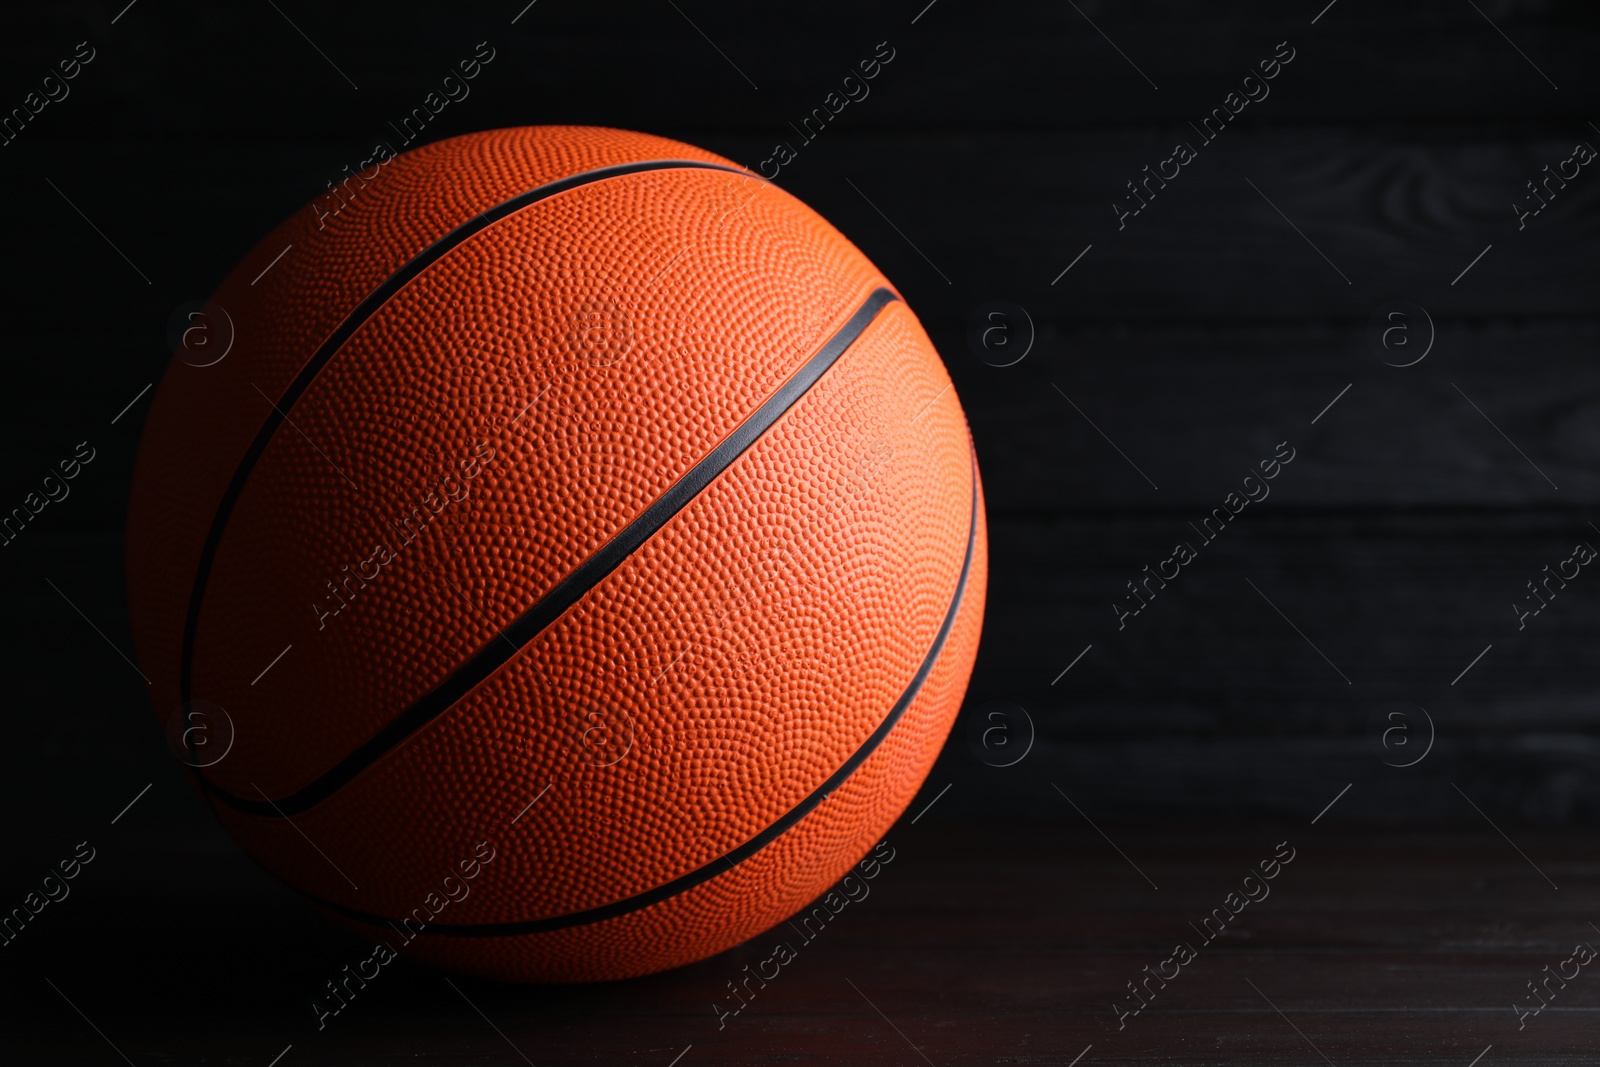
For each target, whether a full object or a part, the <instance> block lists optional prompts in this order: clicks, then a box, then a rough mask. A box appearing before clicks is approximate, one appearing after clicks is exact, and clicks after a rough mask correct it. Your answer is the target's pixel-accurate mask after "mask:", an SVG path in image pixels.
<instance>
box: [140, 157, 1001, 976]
mask: <svg viewBox="0 0 1600 1067" xmlns="http://www.w3.org/2000/svg"><path fill="white" fill-rule="evenodd" d="M339 178H340V179H342V180H339V181H336V182H330V187H329V191H328V192H327V193H326V194H324V195H323V196H321V197H319V198H318V199H317V201H316V202H315V203H313V204H312V205H309V206H308V207H307V208H305V209H304V210H302V211H301V212H299V213H298V214H296V215H295V216H294V217H293V218H291V219H289V221H287V222H286V223H284V224H283V225H282V226H280V227H279V228H278V229H277V230H276V231H274V232H273V233H272V234H271V235H270V236H268V237H267V239H266V240H264V241H263V242H262V243H261V244H260V245H259V246H258V247H257V248H256V249H255V251H253V252H251V253H250V255H249V256H248V257H246V259H245V261H244V262H243V263H241V264H240V265H239V266H238V268H237V269H236V270H234V272H233V273H232V274H231V275H230V276H229V277H228V278H227V280H226V281H225V282H224V283H223V284H222V286H221V288H220V289H219V290H218V291H217V293H216V295H215V296H214V297H213V298H212V301H211V306H210V307H208V308H207V309H206V310H205V312H204V313H203V314H199V315H196V316H194V317H192V318H191V319H189V320H186V322H188V323H189V325H188V326H186V328H185V340H184V342H183V345H182V346H181V347H180V349H179V351H178V354H177V357H176V358H175V359H174V361H173V363H172V365H171V367H170V368H169V370H168V372H167V374H166V377H165V378H164V379H163V381H162V383H161V387H160V390H159V392H158V393H157V395H156V398H155V401H154V407H153V410H152V412H151V414H150V418H149V423H148V426H147V427H146V430H145V434H144V440H143V442H142V445H141V447H140V452H139V459H138V467H137V471H136V474H135V483H134V491H133V503H132V507H131V512H130V517H129V533H128V543H129V548H128V554H129V567H128V569H129V575H130V578H129V584H130V599H131V602H132V608H133V616H134V626H135V635H136V640H137V643H138V650H139V657H140V660H141V662H142V663H143V666H144V670H145V672H146V673H147V674H148V675H149V677H150V679H151V682H152V692H153V693H154V697H155V703H156V707H157V710H158V712H159V713H160V714H161V716H162V718H163V720H164V721H167V722H169V723H174V724H177V726H178V727H180V728H179V729H175V730H174V731H173V736H175V737H179V738H181V740H180V748H179V751H180V753H181V754H182V755H184V758H185V760H186V762H187V763H189V765H190V767H191V770H192V774H193V777H194V780H195V782H196V783H197V785H198V787H199V788H200V790H201V792H202V793H203V795H204V796H205V797H206V798H207V800H208V802H209V803H210V805H211V807H212V809H213V810H214V811H215V813H216V815H217V818H218V819H220V820H221V822H222V824H223V825H224V826H225V827H226V828H227V830H228V832H229V833H230V834H232V835H233V837H234V838H235V839H236V840H237V841H238V842H239V843H240V844H241V845H242V846H243V847H244V848H245V849H246V851H248V852H249V853H250V855H251V856H252V857H254V858H255V859H256V861H257V862H259V863H260V864H261V865H262V866H264V867H266V868H267V869H268V870H269V871H271V872H272V873H273V874H275V875H277V876H278V877H279V878H281V879H282V880H283V881H284V882H285V883H286V884H287V885H289V886H290V887H291V888H293V889H294V891H295V892H296V893H298V894H300V895H301V896H302V897H304V898H305V899H306V900H307V901H309V902H310V903H312V904H313V905H315V906H316V907H317V908H319V909H321V910H322V911H323V912H325V913H326V914H328V915H330V916H332V917H333V918H334V919H336V920H337V921H339V922H340V923H342V924H344V925H345V926H347V927H349V928H350V929H352V930H354V931H356V932H357V933H359V934H361V935H362V936H364V937H366V938H368V939H369V940H371V941H372V942H374V944H375V946H377V947H376V949H375V956H374V958H375V960H377V961H378V962H384V961H386V959H387V958H390V957H391V956H392V954H393V953H400V954H406V955H409V956H411V957H413V958H416V959H421V960H426V961H431V962H433V963H436V964H438V965H439V966H442V967H447V968H452V969H456V970H461V971H466V972H472V973H476V974H482V975H488V976H494V977H499V978H507V979H516V980H524V981H546V982H556V981H562V982H564V981H590V980H599V979H611V978H621V977H625V976H629V975H638V974H645V973H649V972H652V971H657V970H661V969H664V968H667V967H672V966H675V965H678V964H683V963H688V962H690V961H693V960H698V959H702V958H704V957H706V956H709V955H711V954H713V953H716V952H719V951H721V950H723V949H726V948H728V947H730V946H732V945H734V944H737V943H738V942H740V941H742V940H744V939H746V938H749V937H751V936H752V935H755V934H757V933H759V932H761V931H762V930H765V929H767V928H768V927H770V926H773V925H774V924H776V923H779V922H781V921H782V920H784V919H785V918H787V917H789V916H790V915H792V914H794V913H795V912H796V911H798V910H799V909H801V908H802V907H803V906H805V905H807V904H808V903H810V902H811V901H813V900H815V899H816V898H817V897H818V896H819V895H821V894H822V893H824V892H825V891H826V889H827V888H828V887H829V886H830V885H831V884H832V883H834V882H835V881H837V880H838V879H839V878H841V876H843V875H845V874H846V873H847V872H849V871H850V869H851V867H852V866H854V865H855V864H856V863H857V861H858V860H860V859H861V858H862V857H863V855H865V854H866V853H867V852H868V851H869V850H870V849H872V848H873V846H874V844H875V843H876V842H878V841H879V840H880V839H881V838H882V836H883V835H884V833H885V832H886V831H887V830H888V828H889V827H890V825H891V824H892V823H893V822H894V821H895V819H896V818H897V817H898V816H899V815H900V813H901V812H902V811H903V810H904V809H905V807H906V805H907V804H908V803H909V802H910V800H911V798H912V796H913V795H914V794H915V793H916V791H917V789H918V788H919V786H920V785H921V783H922V781H923V779H924V777H925V776H926V775H927V772H928V769H929V767H930V766H931V765H932V763H933V760H934V757H935V756H936V755H937V754H938V751H939V748H940V746H941V745H942V743H943V741H944V739H945V736H946V734H947V733H948V732H949V729H950V725H951V722H952V720H953V719H954V717H955V715H956V712H957V710H958V707H959V705H960V702H961V698H962V694H963V691H964V689H965V687H966V683H967V678H968V675H969V673H970V671H971V669H972V662H973V657H974V655H975V654H976V650H977V644H978V635H979V629H980V627H981V622H982V615H983V600H984V581H985V535H984V514H983V498H982V493H981V489H980V486H979V481H978V471H977V464H976V461H975V459H974V455H973V451H972V447H971V443H970V439H969V435H968V432H967V427H966V422H965V419H964V417H963V415H962V411H961V407H960V404H959V403H958V401H957V398H956V396H955V393H954V391H953V390H952V388H951V383H950V379H949V377H948V376H947V375H946V373H945V370H944V367H943V365H942V364H941V363H940V360H939V357H938V354H937V353H936V352H935V351H934V348H933V345H932V344H931V343H930V342H929V340H928V338H927V336H926V335H925V334H924V333H923V331H922V328H921V326H920V325H919V324H918V322H917V319H916V317H915V316H914V315H913V314H912V313H911V311H910V309H908V308H907V307H906V305H905V303H904V301H902V300H901V299H900V298H899V297H898V295H897V294H896V293H895V291H894V289H893V288H892V287H891V286H890V285H889V283H888V281H887V280H886V279H885V278H884V277H883V275H882V274H880V273H879V272H878V271H877V269H876V268H874V267H873V265H872V264H871V263H870V262H868V261H867V258H866V257H865V256H863V255H862V254H861V252H860V251H858V250H857V249H856V248H855V246H853V245H852V244H851V243H850V242H849V241H847V240H846V239H845V238H844V237H843V236H841V235H840V234H839V232H838V231H837V230H835V229H834V228H833V227H831V226H830V225H828V223H827V222H825V221H824V220H823V219H822V218H820V217H819V216H818V215H816V214H815V213H814V212H813V211H811V210H810V209H809V208H807V207H806V206H805V205H804V204H802V203H800V202H799V201H798V200H796V199H794V198H793V197H792V196H789V195H788V194H787V193H785V192H783V191H782V190H781V189H779V188H777V187H776V186H774V185H772V184H771V183H769V182H766V181H764V180H762V179H761V178H760V177H759V176H757V175H755V174H752V173H750V172H749V171H747V170H745V169H744V168H742V167H739V166H737V165H735V164H733V163H730V162H728V161H727V160H724V159H721V158H719V157H717V156H714V155H711V154H710V153H707V152H704V151H701V150H699V149H697V148H692V147H690V146H688V145H684V144H679V143H676V142H673V141H668V140H664V139H662V138H659V137H651V136H646V135H643V134H637V133H628V132H624V131H620V130H608V129H595V128H578V127H533V128H524V129H511V130H497V131H493V132H489V133H481V134H474V135H471V136H466V137H458V138H454V139H451V140H446V141H441V142H439V143H437V144H432V145H428V146H426V147H422V148H418V149H416V150H414V151H411V152H407V153H405V154H403V155H399V156H392V155H391V154H389V153H388V152H387V151H385V152H384V153H382V154H381V161H377V162H375V161H371V160H369V161H367V165H366V166H365V169H361V170H350V169H347V170H346V171H345V172H344V173H343V174H341V175H340V176H339ZM383 946H388V947H387V949H385V948H384V947H383ZM380 956H381V957H382V959H379V958H378V957H380Z"/></svg>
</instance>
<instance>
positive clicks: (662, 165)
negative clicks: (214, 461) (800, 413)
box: [178, 160, 746, 781]
mask: <svg viewBox="0 0 1600 1067" xmlns="http://www.w3.org/2000/svg"><path fill="white" fill-rule="evenodd" d="M677 168H690V169H701V170H721V171H727V172H728V173H730V174H745V173H746V172H745V171H743V170H739V169H737V168H733V167H727V166H723V165H721V164H718V163H705V162H701V161H699V160H642V161H639V162H635V163H621V164H616V165H614V166H610V167H597V168H595V169H594V170H587V171H582V172H580V173H578V174H569V175H568V176H567V177H565V178H558V179H556V180H555V181H553V182H546V183H545V184H543V185H540V186H536V187H535V188H533V189H530V190H528V191H526V192H523V193H518V194H517V195H516V196H514V197H512V198H511V199H509V200H504V201H502V202H500V203H498V204H496V205H494V206H493V207H491V208H489V209H487V210H486V211H480V212H478V213H477V214H476V215H474V216H473V217H472V218H470V219H468V220H467V221H466V222H463V223H461V224H460V225H459V226H457V227H456V228H455V229H453V230H451V231H450V232H448V233H446V234H445V235H444V236H442V237H440V238H439V239H438V240H436V241H434V242H433V243H432V244H430V245H428V246H427V247H426V248H424V249H423V250H422V251H421V252H418V253H417V254H416V255H415V256H413V257H411V259H409V260H407V261H406V262H405V263H403V264H402V265H401V266H400V267H399V268H397V269H396V270H395V272H394V273H393V274H390V275H389V276H388V277H387V278H385V279H384V280H383V281H382V282H381V283H380V284H379V285H378V287H377V288H375V289H373V290H372V291H371V292H370V293H368V294H367V295H366V296H365V297H363V298H362V300H361V302H360V303H358V304H357V305H356V306H355V307H354V308H352V309H351V311H350V314H349V315H347V316H346V317H345V318H344V319H343V321H341V322H340V323H339V325H338V326H336V327H335V328H334V330H333V332H332V333H330V334H329V335H328V336H327V337H326V338H325V339H324V340H323V342H322V343H321V344H320V345H318V346H317V349H316V351H315V352H313V353H312V355H311V358H310V359H309V360H307V361H306V363H305V365H304V366H302V367H301V368H300V370H299V371H297V372H296V373H295V376H294V377H293V378H292V379H290V381H289V385H288V386H287V387H286V388H285V389H284V391H283V393H282V394H281V395H280V396H279V397H278V399H277V401H276V402H274V403H273V405H272V407H273V410H272V411H271V412H270V413H269V414H268V415H267V418H266V420H265V421H264V422H263V423H262V425H261V429H260V430H258V431H257V432H256V436H255V437H254V438H253V439H252V440H251V442H250V447H249V448H247V449H246V450H245V453H244V455H243V456H242V457H241V458H240V460H239V466H238V468H237V469H236V470H235V471H234V472H233V477H232V478H230V479H229V481H228V486H227V488H226V489H225V490H224V491H223V494H222V498H221V499H220V500H219V501H218V502H217V509H216V511H215V512H214V513H213V515H212V517H211V528H210V529H209V530H208V531H207V533H206V539H205V541H204V542H203V543H202V544H201V547H200V558H199V560H198V561H197V562H196V564H195V577H194V583H193V585H192V586H191V587H190V593H189V608H188V610H187V611H186V612H185V613H184V623H183V644H182V646H181V648H180V650H179V664H178V687H179V693H178V699H179V700H180V701H181V702H187V701H188V700H190V699H191V698H192V696H193V688H192V678H191V675H192V674H193V667H194V644H195V640H196V637H197V634H198V631H199V625H200V608H201V605H202V604H203V603H204V600H205V590H206V584H207V581H208V580H209V578H210V575H211V565H212V563H213V561H214V560H215V558H216V554H217V550H218V548H219V547H220V546H221V543H222V535H223V532H224V531H225V530H226V528H227V524H228V518H229V516H230V515H231V514H232V513H233V507H234V504H236V503H237V502H238V499H239V497H240V496H241V495H242V494H243V492H244V486H245V482H246V481H248V480H249V477H250V473H251V471H253V470H254V469H255V465H256V461H257V460H259V459H260V458H261V456H262V454H263V453H264V452H265V451H266V448H267V445H268V443H270V442H271V440H272V437H273V435H274V434H275V433H276V432H277V430H278V427H279V426H280V425H281V424H282V423H283V422H284V421H285V420H286V419H287V418H288V415H287V409H288V408H290V407H292V406H293V405H294V403H295V402H296V401H297V400H299V398H300V397H301V395H302V394H304V393H305V391H306V390H307V389H309V388H310V387H311V383H312V381H313V380H314V379H315V378H316V377H317V375H318V374H319V373H321V371H322V368H323V367H325V366H326V365H327V364H328V363H329V362H330V361H332V359H333V357H334V356H335V355H337V354H338V352H339V350H340V349H341V348H343V347H344V344H345V342H346V341H348V340H349V339H350V338H351V337H352V336H353V335H354V334H355V332H356V331H357V330H359V329H360V328H361V327H362V326H364V325H366V323H367V322H369V321H370V320H371V319H372V317H373V316H374V315H375V314H376V313H377V312H378V309H379V308H381V307H382V306H383V305H384V304H386V303H388V302H389V301H390V300H391V299H393V298H394V297H395V296H396V295H398V294H399V292H400V291H401V290H402V289H404V288H405V287H406V285H408V284H409V283H410V282H411V281H412V280H413V279H415V278H416V277H417V275H419V274H421V273H422V272H423V271H424V270H426V269H427V268H428V267H430V266H432V265H433V264H434V263H436V262H438V261H439V260H440V259H443V258H444V256H445V255H446V254H447V253H449V252H450V251H451V250H453V249H455V248H457V247H459V246H460V245H461V244H463V243H465V242H466V240H467V239H468V238H470V237H473V236H475V235H476V234H478V233H481V232H483V231H484V230H487V229H489V228H490V227H491V226H493V225H494V224H495V223H496V222H499V221H500V220H501V219H504V218H506V217H507V216H509V215H512V214H514V213H516V212H517V211H520V210H521V209H522V208H524V207H527V206H528V205H530V204H535V203H538V202H539V201H541V200H546V199H549V198H550V197H552V196H555V195H556V194H558V193H563V192H567V191H569V190H571V189H577V188H580V187H582V186H585V185H590V184H593V183H595V182H598V181H604V180H605V179H607V178H614V177H620V176H623V175H627V174H639V173H644V172H647V171H652V170H672V169H677ZM198 777H200V778H201V780H202V781H203V780H204V775H198Z"/></svg>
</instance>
